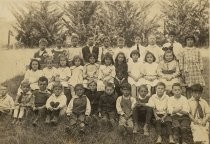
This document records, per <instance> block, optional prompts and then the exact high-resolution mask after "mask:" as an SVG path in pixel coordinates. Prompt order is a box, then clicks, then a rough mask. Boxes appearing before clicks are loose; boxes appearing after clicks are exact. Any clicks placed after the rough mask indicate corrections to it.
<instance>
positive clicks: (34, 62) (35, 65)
mask: <svg viewBox="0 0 210 144" xmlns="http://www.w3.org/2000/svg"><path fill="white" fill-rule="evenodd" d="M38 67H39V63H38V62H37V61H33V62H32V63H31V68H32V70H34V71H35V70H38Z"/></svg>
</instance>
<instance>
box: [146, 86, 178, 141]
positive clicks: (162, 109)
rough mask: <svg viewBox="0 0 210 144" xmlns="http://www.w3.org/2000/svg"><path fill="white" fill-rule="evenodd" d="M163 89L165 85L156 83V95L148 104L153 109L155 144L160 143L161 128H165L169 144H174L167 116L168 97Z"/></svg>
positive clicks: (169, 120)
mask: <svg viewBox="0 0 210 144" xmlns="http://www.w3.org/2000/svg"><path fill="white" fill-rule="evenodd" d="M165 88H166V85H165V84H164V83H162V82H159V83H157V86H156V94H154V95H152V96H151V98H150V99H149V102H148V105H149V106H150V107H152V108H153V111H154V116H155V129H156V133H157V136H158V138H157V141H156V144H161V143H162V137H161V132H162V128H163V127H166V130H167V133H168V134H169V143H174V140H173V136H172V129H171V127H172V125H171V118H170V117H169V116H168V115H167V103H168V99H169V96H168V95H166V94H165Z"/></svg>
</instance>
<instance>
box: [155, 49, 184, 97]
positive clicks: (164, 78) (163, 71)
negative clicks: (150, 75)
mask: <svg viewBox="0 0 210 144" xmlns="http://www.w3.org/2000/svg"><path fill="white" fill-rule="evenodd" d="M157 72H158V76H159V78H160V81H161V82H163V83H165V84H166V90H167V91H168V92H169V94H170V91H171V90H172V85H173V84H174V83H180V70H179V65H178V61H177V60H176V58H175V55H174V53H173V52H172V51H165V53H164V55H163V60H162V61H160V63H159V64H158V70H157Z"/></svg>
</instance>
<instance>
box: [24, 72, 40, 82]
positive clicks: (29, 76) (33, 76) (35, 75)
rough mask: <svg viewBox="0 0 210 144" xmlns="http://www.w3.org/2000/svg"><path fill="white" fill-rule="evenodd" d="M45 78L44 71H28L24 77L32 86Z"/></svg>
mask: <svg viewBox="0 0 210 144" xmlns="http://www.w3.org/2000/svg"><path fill="white" fill-rule="evenodd" d="M41 76H43V71H42V70H36V71H33V70H27V71H26V73H25V76H24V80H28V81H29V83H30V84H32V83H36V82H38V80H39V78H40V77H41Z"/></svg>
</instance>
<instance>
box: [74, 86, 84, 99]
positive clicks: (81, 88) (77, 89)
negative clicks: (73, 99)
mask: <svg viewBox="0 0 210 144" xmlns="http://www.w3.org/2000/svg"><path fill="white" fill-rule="evenodd" d="M84 91H85V90H84V88H83V87H76V89H75V93H76V95H77V96H79V97H80V96H82V95H83V94H84Z"/></svg>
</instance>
